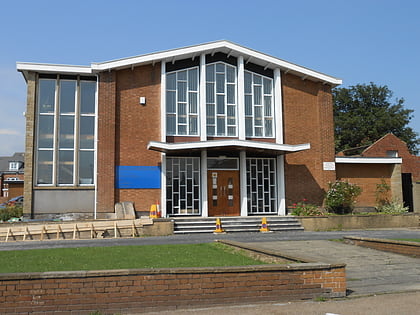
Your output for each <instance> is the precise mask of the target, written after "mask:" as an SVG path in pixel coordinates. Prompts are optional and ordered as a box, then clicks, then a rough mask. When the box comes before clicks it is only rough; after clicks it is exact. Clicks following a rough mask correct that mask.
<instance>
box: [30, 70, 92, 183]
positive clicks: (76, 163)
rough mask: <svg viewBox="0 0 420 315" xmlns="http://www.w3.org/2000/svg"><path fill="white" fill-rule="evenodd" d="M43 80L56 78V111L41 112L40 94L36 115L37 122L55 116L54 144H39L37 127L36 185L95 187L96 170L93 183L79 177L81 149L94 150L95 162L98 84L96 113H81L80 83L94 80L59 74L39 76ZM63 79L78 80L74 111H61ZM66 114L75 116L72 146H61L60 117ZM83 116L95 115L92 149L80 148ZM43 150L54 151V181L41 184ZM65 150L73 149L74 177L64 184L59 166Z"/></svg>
mask: <svg viewBox="0 0 420 315" xmlns="http://www.w3.org/2000/svg"><path fill="white" fill-rule="evenodd" d="M41 80H54V81H55V84H54V86H55V91H54V95H55V106H54V111H53V112H51V113H41V112H40V103H39V101H40V99H39V96H38V99H37V112H36V113H37V117H36V123H37V124H39V118H40V117H41V116H53V124H54V126H53V129H54V131H53V144H52V147H48V148H47V147H40V146H39V136H40V135H39V128H37V129H36V165H37V167H36V168H35V181H34V182H35V186H37V187H43V186H47V187H75V186H76V187H81V186H87V187H93V186H95V182H96V180H95V172H94V173H93V174H92V183H90V184H81V183H80V179H79V153H80V151H92V152H93V157H94V158H93V163H94V164H95V142H96V136H97V135H96V134H97V128H96V116H97V114H96V98H97V83H96V84H95V86H96V91H95V104H94V109H95V113H91V114H81V113H80V106H81V98H80V93H81V87H80V83H81V82H94V81H90V80H84V78H83V77H80V76H77V77H75V78H74V79H68V78H63V79H60V76H59V75H57V77H56V78H42V77H41V78H39V80H38V81H39V82H40V81H41ZM61 81H75V82H76V89H75V110H74V113H60V100H59V94H60V86H61V85H60V82H61ZM39 86H40V85H39V84H38V95H39V94H40V93H39ZM64 116H73V117H74V129H73V135H74V138H73V141H74V142H73V147H72V148H60V147H59V137H60V134H59V125H60V117H64ZM81 116H92V117H95V118H94V119H93V121H94V124H95V126H94V135H93V136H94V146H93V148H91V149H80V148H79V141H80V134H79V131H80V128H79V126H80V117H81ZM41 151H49V152H52V155H53V158H52V162H51V163H52V182H51V183H48V184H40V183H38V175H39V169H38V156H39V152H41ZM64 151H73V177H72V183H64V184H60V183H59V182H58V175H59V174H58V168H59V158H58V157H59V153H60V152H64Z"/></svg>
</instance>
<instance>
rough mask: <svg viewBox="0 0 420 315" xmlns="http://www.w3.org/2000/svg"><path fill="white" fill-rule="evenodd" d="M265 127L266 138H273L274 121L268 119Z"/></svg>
mask: <svg viewBox="0 0 420 315" xmlns="http://www.w3.org/2000/svg"><path fill="white" fill-rule="evenodd" d="M264 127H265V136H266V137H272V136H273V120H272V119H266V120H265V126H264Z"/></svg>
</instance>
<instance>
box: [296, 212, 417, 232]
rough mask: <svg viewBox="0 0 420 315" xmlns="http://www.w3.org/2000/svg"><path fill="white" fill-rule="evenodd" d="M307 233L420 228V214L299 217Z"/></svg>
mask: <svg viewBox="0 0 420 315" xmlns="http://www.w3.org/2000/svg"><path fill="white" fill-rule="evenodd" d="M297 219H298V220H299V221H300V223H301V224H302V226H303V227H304V228H305V231H330V230H352V229H354V230H363V229H375V228H408V227H420V213H406V214H398V215H391V214H387V215H381V214H378V215H332V216H320V217H297Z"/></svg>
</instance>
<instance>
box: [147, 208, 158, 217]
mask: <svg viewBox="0 0 420 315" xmlns="http://www.w3.org/2000/svg"><path fill="white" fill-rule="evenodd" d="M149 217H150V218H151V219H157V217H158V215H157V205H151V206H150V214H149Z"/></svg>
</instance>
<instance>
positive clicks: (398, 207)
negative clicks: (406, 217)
mask: <svg viewBox="0 0 420 315" xmlns="http://www.w3.org/2000/svg"><path fill="white" fill-rule="evenodd" d="M376 211H378V212H380V213H385V214H401V213H405V212H408V207H404V204H403V203H402V202H400V201H398V200H395V199H393V200H392V201H390V202H388V203H385V204H382V205H379V206H377V207H376Z"/></svg>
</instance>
